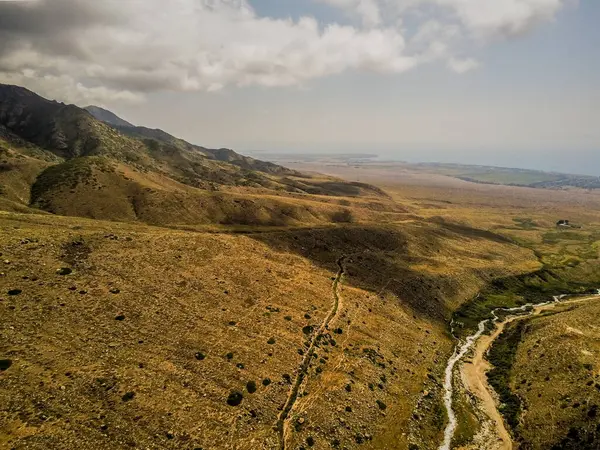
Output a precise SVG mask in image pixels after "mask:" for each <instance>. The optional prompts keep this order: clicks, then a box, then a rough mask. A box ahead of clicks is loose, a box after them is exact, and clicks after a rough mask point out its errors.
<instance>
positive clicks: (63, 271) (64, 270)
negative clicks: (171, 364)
mask: <svg viewBox="0 0 600 450" xmlns="http://www.w3.org/2000/svg"><path fill="white" fill-rule="evenodd" d="M56 273H57V274H58V275H71V274H72V273H73V270H71V269H69V268H68V267H61V268H60V269H58V270H57V271H56Z"/></svg>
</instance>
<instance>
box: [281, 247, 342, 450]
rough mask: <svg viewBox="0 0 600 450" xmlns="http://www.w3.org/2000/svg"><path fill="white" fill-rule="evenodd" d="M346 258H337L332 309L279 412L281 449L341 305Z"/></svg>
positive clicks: (306, 354)
mask: <svg viewBox="0 0 600 450" xmlns="http://www.w3.org/2000/svg"><path fill="white" fill-rule="evenodd" d="M344 259H345V256H342V257H341V258H340V259H338V260H337V265H338V268H339V269H338V272H337V275H336V276H335V278H334V280H333V286H332V290H333V304H332V305H331V309H330V310H329V313H328V314H327V316H326V317H325V319H324V320H323V322H322V323H321V325H320V326H319V328H318V329H316V330H315V331H314V332H313V334H312V337H311V340H310V345H309V346H308V349H307V350H306V353H305V354H304V358H302V362H301V363H300V367H299V368H298V374H297V375H296V380H295V381H294V384H293V385H292V389H291V390H290V393H289V395H288V398H287V401H286V402H285V405H284V407H283V410H282V411H281V414H279V418H278V419H277V433H278V436H279V448H280V450H285V449H286V448H288V445H287V443H288V442H289V440H290V437H291V424H290V419H291V413H292V411H293V409H294V406H295V404H296V400H297V399H298V391H299V390H300V386H301V385H302V382H303V381H304V378H305V377H306V375H307V374H308V369H309V367H310V362H311V361H312V357H313V354H314V352H315V346H316V344H317V342H318V340H319V338H320V336H321V335H323V334H325V332H326V331H327V328H328V326H329V324H330V323H331V321H332V320H333V319H334V318H335V317H336V316H337V313H338V309H339V305H340V295H339V293H338V286H339V283H340V281H341V279H342V276H343V275H344Z"/></svg>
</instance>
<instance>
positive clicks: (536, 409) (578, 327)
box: [504, 297, 600, 450]
mask: <svg viewBox="0 0 600 450" xmlns="http://www.w3.org/2000/svg"><path fill="white" fill-rule="evenodd" d="M599 319H600V297H599V298H598V299H597V300H591V301H589V302H586V303H584V304H581V305H579V306H571V307H569V308H568V309H566V310H564V309H563V311H560V310H559V311H554V312H553V313H550V314H547V315H545V316H540V317H535V318H533V319H531V320H528V321H526V323H524V324H522V326H520V327H518V328H517V327H512V329H510V330H509V331H508V332H507V335H506V336H504V339H507V338H509V337H511V336H514V337H513V340H515V342H516V345H518V347H517V349H516V355H515V356H514V362H513V365H512V369H511V371H510V386H511V389H512V391H513V392H515V393H516V394H517V395H518V396H519V398H520V399H521V402H522V410H523V412H522V414H521V421H520V424H519V426H518V428H517V429H516V430H515V431H516V434H517V437H518V440H519V441H520V446H519V448H522V449H531V450H533V449H535V450H541V449H553V450H554V449H556V450H558V449H573V450H574V449H581V450H584V449H590V450H591V449H595V448H598V445H600V435H599V433H598V428H599V427H600V419H599V416H598V408H599V405H600V366H599V365H598V355H599V352H600V344H599V335H598V330H597V327H596V325H595V324H596V323H598V320H599ZM531 361H535V364H533V365H532V364H531Z"/></svg>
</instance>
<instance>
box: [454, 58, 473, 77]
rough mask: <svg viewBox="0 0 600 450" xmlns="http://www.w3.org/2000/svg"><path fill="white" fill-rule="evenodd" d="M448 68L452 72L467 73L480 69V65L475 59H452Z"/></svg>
mask: <svg viewBox="0 0 600 450" xmlns="http://www.w3.org/2000/svg"><path fill="white" fill-rule="evenodd" d="M448 67H449V68H450V70H452V71H454V72H456V73H466V72H469V71H470V70H474V69H477V68H478V67H479V63H478V62H477V61H476V60H474V59H473V58H466V59H460V58H450V59H449V60H448Z"/></svg>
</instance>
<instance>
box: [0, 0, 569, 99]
mask: <svg viewBox="0 0 600 450" xmlns="http://www.w3.org/2000/svg"><path fill="white" fill-rule="evenodd" d="M317 1H321V2H327V3H329V4H331V5H332V6H334V7H337V8H340V9H342V10H344V11H346V12H347V13H349V14H354V15H355V16H356V17H358V18H359V19H360V23H361V25H354V26H352V25H342V24H339V23H330V24H326V25H320V24H319V22H318V21H317V20H316V19H315V18H312V17H304V18H301V19H299V20H297V21H293V20H291V19H287V20H282V19H273V18H268V17H260V16H259V15H257V13H256V12H255V11H254V10H253V8H252V7H251V4H250V3H248V2H247V1H246V0H171V1H169V2H168V3H167V2H164V0H102V1H92V0H31V1H28V2H5V1H0V82H1V81H4V82H13V83H17V84H25V85H27V86H30V87H35V88H37V89H39V91H40V92H42V93H44V94H46V95H52V96H56V97H57V98H63V99H66V100H70V101H79V100H80V99H86V101H87V99H89V100H90V101H91V100H101V99H102V98H103V97H104V98H105V99H107V100H110V99H116V98H118V99H129V100H139V99H140V98H142V97H143V95H144V94H145V93H149V92H154V91H159V90H175V91H194V90H203V91H216V90H219V89H223V88H224V87H227V86H247V85H262V86H292V85H297V86H302V85H303V84H304V83H306V82H307V81H308V80H311V79H315V78H320V77H324V76H329V75H335V74H340V73H343V72H346V71H351V70H364V71H374V72H380V73H402V72H404V71H407V70H410V69H412V68H414V67H416V66H417V65H419V64H423V63H426V62H430V61H433V60H436V59H438V60H439V59H442V60H445V61H446V62H447V65H448V67H449V68H450V69H452V70H454V71H456V72H459V73H463V72H466V71H468V70H470V69H473V68H475V67H476V66H477V63H476V62H475V61H474V60H473V59H469V58H467V59H457V58H455V56H454V55H455V53H461V54H462V53H464V52H463V49H462V48H461V47H462V43H463V42H464V40H465V39H467V37H469V36H473V37H476V38H478V39H479V38H482V37H483V38H487V37H495V36H514V35H518V34H521V33H524V32H526V31H528V30H529V29H531V28H532V27H534V26H535V25H537V24H539V23H540V22H542V21H545V20H549V19H551V18H552V17H554V15H555V14H556V13H557V11H558V10H559V9H560V8H561V7H562V6H563V2H564V1H566V0H317ZM414 12H419V14H413V17H418V18H419V22H420V26H419V27H418V32H417V33H416V34H414V35H413V36H412V37H410V38H408V37H407V35H406V32H405V31H404V30H403V29H402V28H401V27H400V25H399V23H402V19H403V17H404V15H405V14H409V13H414Z"/></svg>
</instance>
